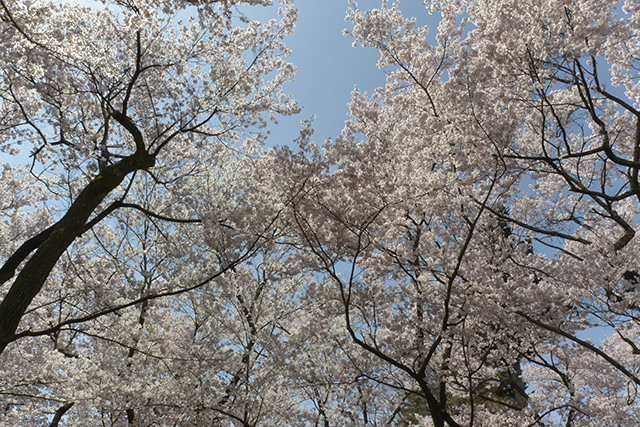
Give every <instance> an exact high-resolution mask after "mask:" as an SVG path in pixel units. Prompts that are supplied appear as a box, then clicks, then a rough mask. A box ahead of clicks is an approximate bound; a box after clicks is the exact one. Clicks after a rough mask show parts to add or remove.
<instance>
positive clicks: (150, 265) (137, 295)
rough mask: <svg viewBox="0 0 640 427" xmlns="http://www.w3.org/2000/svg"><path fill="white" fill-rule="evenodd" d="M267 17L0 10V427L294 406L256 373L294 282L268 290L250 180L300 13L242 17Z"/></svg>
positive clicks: (262, 208) (183, 8)
mask: <svg viewBox="0 0 640 427" xmlns="http://www.w3.org/2000/svg"><path fill="white" fill-rule="evenodd" d="M271 3H272V2H271V1H268V0H264V1H261V0H258V1H255V0H252V1H224V2H219V1H182V0H175V1H174V0H167V1H162V0H159V1H147V0H145V1H137V0H113V1H110V0H105V1H96V2H82V3H81V4H66V3H59V2H53V1H30V0H20V1H5V0H3V1H1V2H0V25H1V27H2V31H0V33H1V34H2V35H1V36H0V37H1V40H0V45H1V46H2V48H1V51H2V57H3V61H2V63H3V66H2V73H1V74H2V77H0V96H1V98H2V102H1V106H0V109H1V110H2V112H1V114H0V116H1V118H0V128H1V129H2V130H1V132H0V133H1V135H2V142H1V145H2V149H3V153H4V154H3V166H2V175H3V176H2V178H3V179H2V182H1V183H0V185H1V186H2V191H0V194H1V196H0V197H1V198H2V201H1V202H0V203H1V205H0V212H1V214H2V221H0V223H1V224H2V225H0V227H2V233H0V234H2V237H1V239H2V248H1V249H0V250H1V251H2V255H1V256H2V261H3V265H2V267H1V268H0V278H1V282H2V288H1V293H0V295H1V297H2V302H1V303H0V319H2V321H0V352H1V353H2V355H1V356H0V357H1V358H2V363H1V365H2V368H1V369H0V396H2V397H1V398H0V417H1V418H2V424H4V425H41V424H45V423H50V425H52V426H53V425H58V424H59V423H63V424H64V423H67V425H99V424H103V425H126V424H128V425H149V424H151V423H155V425H164V424H166V425H176V423H178V424H180V423H182V424H187V423H191V425H193V424H198V423H202V422H203V421H202V420H204V419H207V420H212V419H219V420H220V421H219V422H220V425H223V424H224V423H226V424H231V425H258V424H260V423H266V424H270V423H273V424H276V423H277V421H275V420H276V419H278V417H280V418H282V417H284V416H285V415H287V414H288V413H289V411H288V408H291V407H293V406H294V405H293V403H292V402H294V401H293V400H292V399H293V397H290V395H288V394H287V393H284V392H282V388H283V387H284V385H285V384H286V381H284V380H283V378H284V376H283V374H281V373H278V371H277V370H276V369H274V368H272V369H266V368H264V367H265V366H268V365H269V363H270V361H272V360H273V358H272V355H275V353H276V351H275V350H274V349H277V348H278V346H281V345H280V344H279V342H280V341H279V339H278V336H279V332H278V331H280V329H279V328H280V327H284V326H283V325H284V324H285V323H286V322H287V319H288V317H287V316H291V315H292V314H291V313H294V312H295V307H294V308H290V307H287V308H286V309H285V308H284V306H285V305H287V304H286V303H287V301H290V300H289V299H285V298H280V296H281V295H284V294H287V292H288V290H289V289H293V290H292V291H291V297H290V298H293V297H294V296H295V295H296V293H297V290H296V289H297V287H299V286H300V283H302V282H301V280H302V279H301V278H302V277H303V276H299V277H300V278H298V279H296V278H295V276H294V275H292V277H293V278H287V279H283V280H278V281H275V280H274V279H273V278H272V276H274V275H276V274H277V271H278V270H277V269H278V268H279V267H278V266H279V264H278V262H277V260H278V257H280V256H284V254H286V252H285V251H275V249H274V246H273V245H274V244H273V241H274V239H276V238H277V237H278V236H279V235H280V234H281V233H282V228H281V227H280V226H279V224H278V216H279V210H281V209H282V206H283V205H282V204H278V203H274V202H273V201H272V200H269V194H270V193H269V192H268V191H266V190H265V189H262V190H261V189H260V188H261V185H260V181H259V180H260V179H261V177H260V174H264V172H261V171H260V170H259V169H256V168H255V167H253V166H252V162H253V161H254V159H255V156H257V155H258V154H259V153H260V150H261V149H260V148H259V147H260V145H261V143H262V141H263V139H264V134H263V129H264V127H265V126H266V125H267V124H268V123H269V121H271V120H273V119H274V118H275V116H276V115H279V114H291V113H294V112H296V111H297V106H296V104H295V102H293V101H292V100H290V99H289V98H288V97H286V96H285V95H284V94H283V92H282V84H283V83H284V82H286V81H288V80H290V79H292V78H293V73H294V67H293V66H292V65H291V64H289V63H288V62H287V61H286V56H287V55H288V53H289V52H288V50H287V49H286V48H285V47H284V44H283V40H284V38H285V37H286V36H287V35H289V34H291V32H292V31H293V28H294V25H295V20H296V11H295V9H294V8H293V6H292V5H291V2H288V1H282V2H280V3H281V4H280V7H281V9H280V11H279V14H278V16H277V19H273V20H271V21H268V22H265V23H260V22H256V21H252V20H250V19H249V18H248V17H247V16H245V15H244V14H243V11H245V12H246V11H247V10H249V9H250V7H253V6H256V7H257V6H267V5H270V4H271ZM21 150H24V151H25V152H24V153H22V152H21ZM259 187H260V188H259ZM249 260H253V261H252V265H253V267H250V266H249V265H247V266H242V264H243V263H244V262H248V261H249ZM274 266H275V267H274ZM276 285H277V286H276ZM269 301H271V302H272V304H271V303H269ZM269 304H271V306H270V305H269ZM273 357H275V356H273ZM292 413H295V411H292Z"/></svg>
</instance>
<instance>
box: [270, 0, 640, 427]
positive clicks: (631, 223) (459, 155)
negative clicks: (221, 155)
mask: <svg viewBox="0 0 640 427" xmlns="http://www.w3.org/2000/svg"><path fill="white" fill-rule="evenodd" d="M425 3H426V10H425V13H427V12H430V13H435V14H439V15H440V16H441V17H442V19H441V22H440V25H439V26H438V28H437V35H436V37H435V39H434V41H430V40H431V39H430V38H429V37H428V33H429V28H427V27H420V26H419V25H418V24H417V22H416V20H415V19H409V18H405V17H404V16H403V15H402V11H401V7H400V5H399V3H391V2H387V1H384V2H382V5H381V7H380V9H372V10H362V9H359V8H358V5H356V4H355V2H354V4H353V8H352V10H351V11H350V12H349V15H348V18H349V20H350V21H351V22H352V23H353V26H354V27H353V31H352V33H351V34H352V36H353V37H354V43H355V44H358V45H361V46H365V47H371V48H375V49H378V50H379V52H380V60H379V63H378V66H379V68H381V69H382V70H384V71H385V72H386V74H387V83H386V85H385V86H384V87H381V88H378V89H376V90H375V91H374V92H373V93H372V94H366V93H362V92H361V91H359V90H356V91H355V92H354V94H353V98H352V101H351V105H350V111H351V112H350V114H351V120H349V121H348V122H347V123H346V126H345V128H344V131H343V133H342V136H341V137H340V138H338V139H336V140H335V141H328V143H327V144H325V145H324V146H322V147H315V146H313V145H309V146H308V147H305V149H304V150H303V152H302V153H301V154H296V155H293V154H286V153H281V155H282V156H283V157H284V158H285V159H286V160H283V161H282V163H283V165H294V166H292V167H291V169H292V171H291V172H290V174H296V173H297V174H299V176H300V177H299V178H298V180H297V181H298V182H299V183H302V184H300V187H301V190H300V191H299V192H298V193H297V196H296V197H295V198H293V199H292V201H291V204H290V205H291V210H290V213H289V215H290V221H291V222H292V223H293V224H295V225H296V226H297V228H298V233H299V234H300V236H301V240H302V241H303V242H304V246H305V250H304V253H305V254H306V255H305V256H307V257H308V262H309V264H310V265H312V266H314V267H313V268H314V269H315V270H316V271H318V273H319V274H321V275H322V276H324V287H325V292H326V295H327V298H328V296H329V295H335V296H337V298H338V300H339V302H340V305H341V306H342V309H341V311H342V317H343V321H344V327H345V330H346V333H347V335H348V336H349V337H350V338H351V341H352V343H353V344H355V345H356V347H359V349H360V350H361V351H364V352H365V353H368V354H369V355H371V356H374V359H377V363H376V362H372V363H371V364H370V365H368V366H361V367H360V369H361V371H362V375H363V378H367V379H368V381H371V382H373V383H376V384H379V385H384V386H385V387H387V388H388V389H389V390H393V391H395V393H396V394H397V395H398V396H402V400H400V401H399V402H400V403H398V406H397V411H398V413H402V411H403V408H406V407H407V406H408V405H409V404H410V405H411V406H412V407H415V406H416V402H417V404H418V405H417V406H419V405H420V404H421V405H422V408H423V409H422V410H421V411H419V413H421V414H422V416H421V418H422V421H420V422H419V425H421V426H431V425H433V426H445V425H449V426H461V425H465V426H467V425H491V426H498V425H504V426H513V425H531V426H533V425H545V426H547V425H563V426H572V425H611V426H614V425H616V426H618V425H625V426H631V425H637V424H638V422H640V421H639V418H638V417H639V416H640V413H639V409H640V408H639V405H638V402H637V388H638V386H639V385H640V380H639V378H640V377H639V376H638V370H639V369H640V366H639V362H640V360H639V359H638V344H637V334H638V326H639V325H638V305H637V304H638V292H637V286H638V269H639V267H640V266H639V265H638V260H637V251H638V246H637V245H638V241H637V238H636V237H635V235H636V231H637V229H638V226H639V225H640V224H638V213H639V211H638V209H639V201H640V193H639V191H638V189H639V188H640V185H639V184H638V170H639V168H640V162H639V161H638V159H640V157H639V156H640V154H639V153H640V111H638V109H637V108H638V103H639V102H640V92H639V90H638V88H639V86H638V82H637V80H638V72H637V70H638V67H639V66H640V63H639V62H638V60H639V58H640V56H639V53H640V52H639V51H638V46H640V44H639V41H640V40H639V37H640V27H639V22H640V21H639V19H640V18H639V17H640V9H639V8H640V4H638V2H637V1H633V0H629V1H624V2H618V3H616V2H608V1H582V0H572V1H564V0H541V1H535V2H519V1H513V0H498V1H493V0H492V1H484V0H481V1H464V0H459V1H427V2H425ZM294 159H295V160H294ZM283 167H284V166H283ZM314 167H315V169H314ZM596 327H599V328H600V329H602V328H604V329H606V331H607V335H608V336H607V338H606V339H603V340H602V341H601V342H594V341H592V340H590V339H588V338H587V337H588V336H589V333H592V331H593V330H594V328H596ZM380 364H382V365H383V366H386V367H387V369H386V370H385V369H380V368H376V367H375V366H381V365H380ZM397 402H398V401H397ZM403 402H404V403H403ZM420 402H421V403H420ZM403 404H404V405H405V406H404V407H403V406H402V405H403ZM614 408H615V409H614ZM360 422H361V423H365V421H364V417H363V416H362V415H361V416H360ZM402 422H405V421H402ZM406 422H409V421H406Z"/></svg>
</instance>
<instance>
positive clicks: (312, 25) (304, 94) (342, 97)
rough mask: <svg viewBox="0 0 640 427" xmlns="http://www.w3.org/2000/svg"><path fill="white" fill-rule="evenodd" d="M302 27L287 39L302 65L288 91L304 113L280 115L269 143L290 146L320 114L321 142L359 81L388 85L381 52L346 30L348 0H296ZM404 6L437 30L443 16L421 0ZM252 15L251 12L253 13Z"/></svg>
mask: <svg viewBox="0 0 640 427" xmlns="http://www.w3.org/2000/svg"><path fill="white" fill-rule="evenodd" d="M295 4H296V6H297V8H298V10H299V15H298V26H297V28H296V33H295V35H293V36H292V37H290V38H289V39H288V40H287V46H288V47H289V48H290V49H291V50H292V51H293V53H292V55H291V56H290V57H289V59H290V61H291V62H293V64H294V65H296V66H297V67H298V72H297V75H296V79H295V81H294V82H292V83H289V84H287V86H286V91H287V93H289V94H290V95H292V96H293V97H294V98H295V99H297V100H298V103H299V104H300V106H301V107H303V110H302V113H300V114H298V115H296V116H293V117H284V118H281V119H280V120H279V124H278V126H274V127H271V128H270V129H271V137H270V138H269V141H268V143H269V145H280V146H282V145H289V144H291V142H292V141H293V139H294V138H295V137H296V136H297V135H298V132H299V130H300V127H301V125H300V120H303V119H308V118H309V117H311V116H312V115H315V116H316V119H315V121H314V128H315V129H316V132H315V134H314V137H313V140H315V141H316V142H318V143H319V142H322V141H324V140H325V139H327V138H335V137H336V136H338V135H339V134H340V131H341V130H342V127H343V123H344V121H345V120H346V119H347V113H348V106H347V104H348V103H349V100H350V98H351V92H352V91H353V89H354V87H355V86H357V87H359V88H360V89H361V90H364V91H367V92H370V91H371V90H372V89H374V88H375V87H378V86H381V85H384V81H385V76H384V74H383V73H382V71H380V70H378V69H377V68H376V62H377V61H378V57H379V55H378V52H377V51H375V50H373V49H364V48H361V47H358V48H354V47H353V46H352V43H353V39H352V38H350V37H345V36H344V35H343V30H344V29H350V23H349V22H346V21H345V15H346V10H347V8H348V7H349V2H348V0H296V2H295ZM380 4H381V0H361V1H359V7H360V8H361V9H373V8H379V7H380ZM402 10H403V12H404V13H405V14H406V15H407V16H415V17H416V18H418V22H419V23H422V24H425V23H428V24H429V25H430V26H433V29H432V30H431V34H432V35H434V34H435V33H436V26H437V24H438V19H437V18H436V17H435V16H430V15H429V14H428V13H427V11H426V9H425V6H424V4H423V2H422V1H421V0H405V1H404V2H403V3H402ZM250 15H252V14H250Z"/></svg>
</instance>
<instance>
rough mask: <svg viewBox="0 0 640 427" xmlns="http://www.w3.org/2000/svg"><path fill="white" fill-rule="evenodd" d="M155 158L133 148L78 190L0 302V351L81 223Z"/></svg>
mask: <svg viewBox="0 0 640 427" xmlns="http://www.w3.org/2000/svg"><path fill="white" fill-rule="evenodd" d="M154 161H155V160H154V157H153V156H151V155H149V154H147V153H146V152H136V153H135V154H132V155H130V156H128V157H125V158H124V159H122V160H121V161H119V162H117V163H115V164H113V165H110V166H108V167H106V168H105V169H104V170H102V172H101V173H100V175H98V176H97V177H95V178H94V179H93V180H92V181H91V182H89V184H87V186H86V187H85V188H84V189H83V190H82V191H81V192H80V194H79V195H78V197H77V199H76V200H75V201H74V202H73V204H72V205H71V207H70V208H69V210H68V211H67V213H66V214H65V215H64V217H62V218H61V219H60V220H59V221H58V222H57V223H55V224H54V225H53V226H51V227H50V228H49V229H47V233H46V236H45V237H44V239H42V242H40V244H39V245H38V247H37V249H36V251H35V253H34V254H33V256H32V257H31V258H30V259H29V260H28V261H27V262H26V264H25V265H24V267H23V268H22V270H21V271H20V273H19V274H18V276H17V277H16V279H15V281H14V282H13V285H12V286H11V289H9V292H8V293H7V295H6V296H5V298H4V299H3V300H2V303H0V319H2V320H1V322H0V353H2V351H4V349H5V348H6V346H7V344H8V343H10V342H11V341H12V337H13V335H14V334H15V332H16V329H17V328H18V324H19V323H20V320H21V319H22V316H23V315H24V313H25V311H26V310H27V307H28V306H29V304H30V303H31V301H33V299H34V298H35V296H36V295H37V294H38V293H39V292H40V290H41V289H42V287H43V285H44V282H45V281H46V280H47V277H49V274H50V273H51V270H52V269H53V267H54V266H55V264H56V263H57V262H58V259H59V258H60V257H61V256H62V254H63V253H64V252H65V251H66V250H67V248H68V247H69V245H71V243H73V241H74V240H75V239H76V238H77V237H78V236H80V235H81V234H82V233H83V231H84V225H85V224H86V223H87V221H88V220H89V218H90V217H91V214H92V213H93V212H94V211H95V209H96V208H97V207H98V205H99V204H100V203H101V202H102V201H103V200H104V199H105V197H106V196H107V195H108V194H109V193H111V192H112V191H113V190H115V189H116V188H117V187H118V186H119V185H120V184H121V183H122V181H123V180H124V178H125V177H126V176H127V175H128V174H130V173H131V172H134V171H137V170H142V169H147V168H150V167H152V166H153V165H154ZM10 259H11V258H10Z"/></svg>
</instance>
